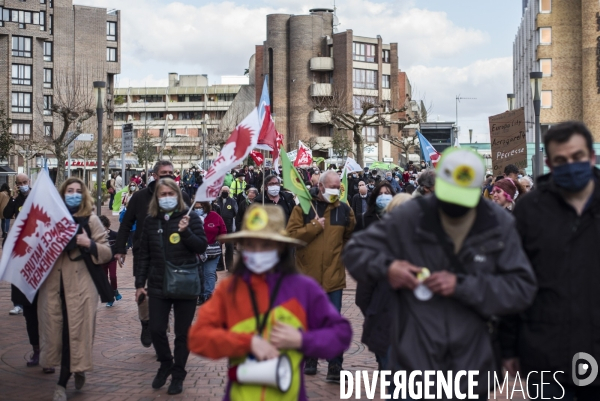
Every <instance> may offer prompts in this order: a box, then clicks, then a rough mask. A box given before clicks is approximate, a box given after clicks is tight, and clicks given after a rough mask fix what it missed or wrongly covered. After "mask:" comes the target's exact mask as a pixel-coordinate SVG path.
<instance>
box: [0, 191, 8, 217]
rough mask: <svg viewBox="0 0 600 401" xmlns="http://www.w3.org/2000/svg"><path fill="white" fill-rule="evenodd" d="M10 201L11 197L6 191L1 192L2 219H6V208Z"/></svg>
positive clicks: (0, 208) (0, 211)
mask: <svg viewBox="0 0 600 401" xmlns="http://www.w3.org/2000/svg"><path fill="white" fill-rule="evenodd" d="M9 200H10V195H9V194H7V193H6V192H4V191H1V192H0V218H4V217H3V216H4V208H5V207H6V205H7V204H8V201H9Z"/></svg>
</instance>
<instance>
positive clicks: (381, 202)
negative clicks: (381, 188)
mask: <svg viewBox="0 0 600 401" xmlns="http://www.w3.org/2000/svg"><path fill="white" fill-rule="evenodd" d="M392 198H393V196H392V195H390V194H381V195H379V196H378V197H377V200H376V201H375V204H376V205H377V209H379V210H383V209H385V207H386V206H387V205H388V203H390V202H391V200H392Z"/></svg>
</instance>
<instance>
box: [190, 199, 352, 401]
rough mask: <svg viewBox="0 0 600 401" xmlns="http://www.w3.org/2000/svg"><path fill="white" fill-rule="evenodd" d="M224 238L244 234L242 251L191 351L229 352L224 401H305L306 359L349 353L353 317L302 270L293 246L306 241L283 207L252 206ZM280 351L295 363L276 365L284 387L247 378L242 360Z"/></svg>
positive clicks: (198, 326)
mask: <svg viewBox="0 0 600 401" xmlns="http://www.w3.org/2000/svg"><path fill="white" fill-rule="evenodd" d="M219 238H220V239H221V240H223V241H233V240H237V241H239V246H240V249H241V253H242V257H241V258H240V259H239V261H238V262H237V264H236V265H235V267H234V269H233V271H232V274H231V275H230V276H229V277H227V278H226V279H225V280H223V281H222V282H221V283H220V284H219V285H218V286H217V289H216V290H215V292H214V294H213V296H212V297H211V298H210V300H209V301H207V302H206V303H205V304H204V305H203V306H202V307H201V308H200V309H199V311H198V318H197V319H196V323H195V324H194V325H193V326H192V328H191V329H190V333H189V335H188V347H189V349H190V351H192V352H194V353H196V354H199V355H201V356H204V357H208V358H212V359H220V358H225V357H227V358H229V366H230V371H229V379H230V380H229V383H228V385H227V390H226V393H225V397H224V399H225V400H265V401H269V400H281V399H286V400H306V399H307V397H306V390H305V388H304V375H303V365H304V358H324V359H327V358H333V357H335V356H336V355H339V354H341V353H343V352H344V351H345V350H346V349H348V347H349V346H350V341H351V339H352V329H351V327H350V323H349V322H348V321H347V320H346V319H345V318H344V317H342V316H341V315H340V313H339V312H338V311H337V310H336V309H335V308H334V307H333V305H332V304H331V303H330V302H329V300H328V298H327V295H326V294H325V292H324V291H323V290H322V289H321V287H320V286H319V284H318V283H317V282H316V281H315V280H313V279H312V278H310V277H308V276H304V275H301V274H299V273H298V272H297V270H296V267H295V263H294V257H293V252H292V250H293V249H292V247H293V246H294V245H297V246H301V245H304V243H303V242H302V241H299V240H296V239H293V238H290V237H289V236H288V235H287V233H286V231H285V216H284V213H283V210H282V209H281V208H280V207H278V206H276V205H264V206H262V205H259V204H254V205H252V206H251V207H250V208H249V209H248V211H247V212H246V214H245V216H244V223H243V228H242V230H241V231H239V232H237V233H235V234H229V235H225V236H221V237H219ZM276 358H277V359H278V363H280V364H284V362H285V363H286V364H288V365H286V366H288V367H289V369H287V370H285V369H283V370H281V369H278V372H279V374H280V376H282V377H280V379H281V380H280V383H279V385H278V386H274V385H271V384H268V383H263V382H260V381H251V382H248V379H247V378H245V377H244V376H243V373H241V371H243V367H240V365H242V364H245V366H247V365H248V364H250V365H252V364H254V363H256V362H260V361H273V360H274V359H276ZM252 366H255V365H252ZM285 379H287V380H285ZM282 383H284V384H282ZM285 383H287V385H285Z"/></svg>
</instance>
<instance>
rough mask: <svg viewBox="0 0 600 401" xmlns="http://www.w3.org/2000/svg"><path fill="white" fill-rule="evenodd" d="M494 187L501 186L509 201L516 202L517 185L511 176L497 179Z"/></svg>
mask: <svg viewBox="0 0 600 401" xmlns="http://www.w3.org/2000/svg"><path fill="white" fill-rule="evenodd" d="M494 187H496V188H500V189H501V190H502V191H503V192H504V194H505V195H506V199H507V200H508V201H509V202H514V200H515V194H516V193H517V186H516V185H515V183H514V182H513V180H512V179H511V178H508V177H506V178H503V179H501V180H498V181H496V183H495V184H494Z"/></svg>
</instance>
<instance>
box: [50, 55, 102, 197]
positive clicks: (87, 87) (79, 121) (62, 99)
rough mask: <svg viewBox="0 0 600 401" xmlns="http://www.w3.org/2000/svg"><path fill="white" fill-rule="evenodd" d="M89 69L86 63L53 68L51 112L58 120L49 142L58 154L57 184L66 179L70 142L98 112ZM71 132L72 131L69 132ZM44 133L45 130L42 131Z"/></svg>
mask: <svg viewBox="0 0 600 401" xmlns="http://www.w3.org/2000/svg"><path fill="white" fill-rule="evenodd" d="M90 72H91V70H90V69H88V68H85V67H84V66H79V67H75V68H73V69H71V68H67V69H64V70H61V71H59V70H56V69H55V70H54V85H53V86H54V95H53V103H52V107H51V112H52V114H53V115H54V116H55V119H54V121H55V122H58V124H56V123H55V133H54V136H53V137H51V138H49V145H50V150H51V151H52V152H53V153H54V155H55V156H56V162H57V166H56V167H57V168H56V183H55V184H56V186H57V187H58V186H60V184H62V182H63V181H64V176H65V161H66V159H67V148H68V146H69V144H70V143H71V142H73V141H74V140H75V139H76V138H77V136H79V134H81V133H82V132H84V128H85V124H86V123H87V122H88V120H90V119H91V118H92V117H94V116H95V115H96V110H95V99H94V96H93V91H92V81H93V78H92V76H91V75H90ZM42 114H43V112H42ZM57 126H58V127H57ZM90 126H91V125H90ZM57 128H58V129H57ZM69 132H72V134H68V133H69ZM43 136H44V134H42V137H43ZM98 180H100V177H98Z"/></svg>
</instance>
